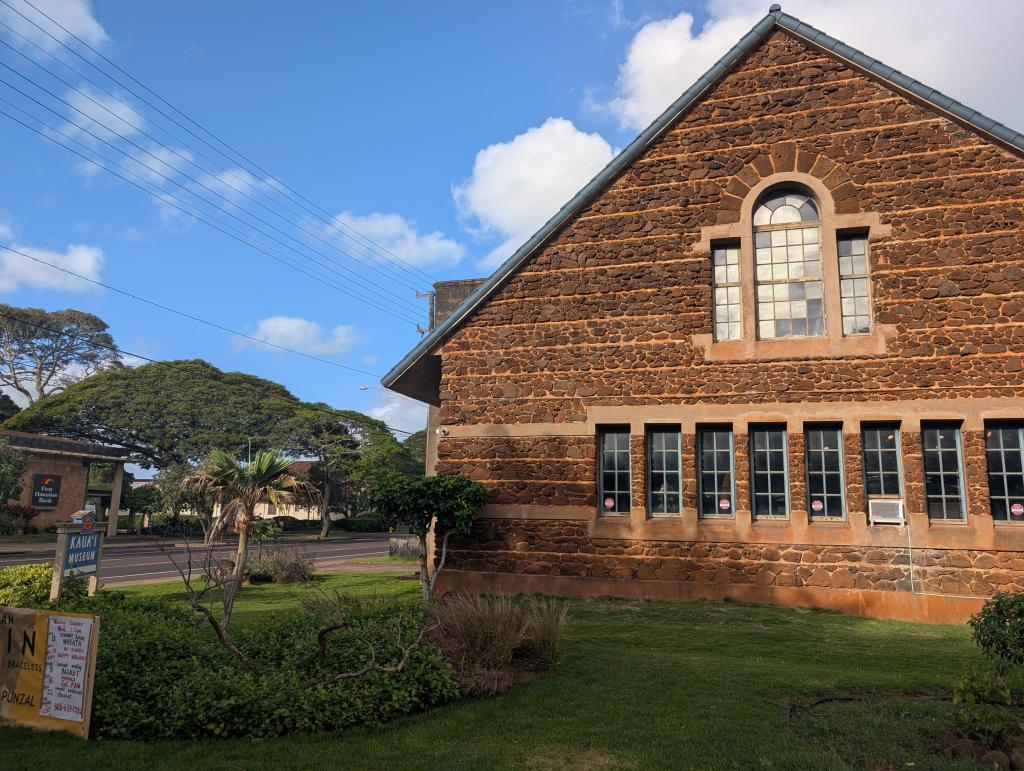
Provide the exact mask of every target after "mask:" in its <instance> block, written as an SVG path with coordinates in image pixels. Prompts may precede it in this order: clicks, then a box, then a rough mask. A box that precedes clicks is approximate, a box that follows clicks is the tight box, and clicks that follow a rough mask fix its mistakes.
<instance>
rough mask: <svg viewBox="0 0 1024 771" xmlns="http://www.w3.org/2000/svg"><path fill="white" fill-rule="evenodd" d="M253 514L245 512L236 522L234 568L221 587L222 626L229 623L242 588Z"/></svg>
mask: <svg viewBox="0 0 1024 771" xmlns="http://www.w3.org/2000/svg"><path fill="white" fill-rule="evenodd" d="M253 516H254V515H253V514H248V513H247V514H245V516H244V518H243V519H242V521H241V522H239V524H238V551H237V552H235V568H234V570H233V571H232V572H231V580H230V582H229V583H228V585H226V586H224V587H222V589H221V590H222V591H223V592H224V626H225V627H226V626H227V625H228V624H230V623H231V611H232V610H234V608H235V598H236V597H237V596H238V592H239V590H240V589H241V588H242V578H243V576H244V575H245V561H246V558H247V557H248V556H249V526H250V525H251V524H252V518H253Z"/></svg>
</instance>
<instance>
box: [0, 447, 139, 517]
mask: <svg viewBox="0 0 1024 771" xmlns="http://www.w3.org/2000/svg"><path fill="white" fill-rule="evenodd" d="M0 436H3V437H4V438H5V439H7V441H8V442H10V444H11V446H12V447H15V448H17V449H18V450H21V452H23V453H24V454H25V456H26V458H27V459H28V467H27V469H26V471H25V475H24V477H23V478H22V487H21V497H20V498H19V499H18V501H17V502H18V503H20V504H21V505H23V506H31V507H33V508H35V509H38V510H39V512H40V513H39V514H38V515H37V516H36V517H35V518H34V519H33V520H32V524H33V526H35V527H40V528H42V527H46V526H47V525H52V524H55V523H58V522H69V521H71V517H72V515H73V514H75V513H77V512H81V511H83V510H84V509H85V508H86V506H87V505H89V506H90V507H91V508H92V510H94V511H96V512H97V514H99V515H101V518H102V517H105V516H106V514H107V513H108V512H109V513H110V514H111V515H112V517H113V520H112V521H113V522H114V523H115V526H116V520H117V514H118V511H119V503H120V500H121V485H122V481H123V479H124V464H125V463H126V462H127V461H128V454H129V453H128V450H126V449H124V448H122V447H107V446H105V445H99V444H91V443H89V442H80V441H76V440H74V439H62V438H59V437H54V436H43V435H41V434H26V433H23V432H21V431H8V430H3V429H0ZM101 464H102V465H103V466H105V467H106V468H105V469H104V470H105V471H106V472H108V473H105V474H102V475H96V474H94V475H93V477H94V479H95V478H96V476H101V477H106V478H108V479H109V486H108V485H107V484H101V485H99V486H95V487H90V481H89V476H90V475H89V471H90V468H91V467H92V466H95V465H101Z"/></svg>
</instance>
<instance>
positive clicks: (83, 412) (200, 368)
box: [6, 359, 300, 468]
mask: <svg viewBox="0 0 1024 771" xmlns="http://www.w3.org/2000/svg"><path fill="white" fill-rule="evenodd" d="M299 405H300V402H299V401H298V399H296V398H295V397H294V396H293V395H292V394H291V393H290V392H289V391H288V390H287V389H286V388H285V387H284V386H282V385H280V384H278V383H274V382H272V381H270V380H264V379H262V378H258V377H255V376H253V375H246V374H242V373H239V372H222V371H221V370H219V369H217V368H216V367H214V366H213V365H212V364H209V363H207V362H205V361H202V360H200V359H191V360H179V361H168V362H161V363H159V364H147V365H145V366H142V367H135V368H123V369H113V370H106V371H103V372H100V373H98V374H96V375H93V376H92V377H90V378H88V379H86V380H82V381H80V382H78V383H74V384H72V385H70V386H68V387H67V388H66V389H65V390H64V391H62V392H61V393H57V394H53V395H51V396H48V397H46V398H45V399H42V400H40V401H38V402H36V403H34V404H32V405H30V406H29V407H27V408H26V409H24V410H22V411H21V412H19V413H18V414H17V415H15V416H14V417H13V418H11V419H10V420H8V422H7V423H6V426H7V427H8V428H12V429H16V430H19V431H31V432H34V433H41V434H51V435H53V436H63V437H68V438H71V439H83V440H86V441H92V442H99V443H102V444H113V445H120V446H121V447H125V448H127V449H129V450H131V452H132V454H133V456H134V457H133V459H134V460H135V461H137V462H138V463H139V464H140V465H142V466H143V467H145V468H152V467H153V466H156V467H157V468H167V467H169V466H174V465H194V464H195V463H197V462H199V461H200V460H202V459H203V458H205V457H206V456H207V455H208V454H209V453H210V452H211V451H212V450H215V449H220V450H225V451H227V452H230V453H232V454H235V455H242V454H243V453H244V452H246V451H247V449H248V446H249V445H250V443H251V446H252V451H253V452H257V451H259V450H261V449H266V448H267V447H269V446H270V442H271V437H272V436H273V435H274V434H275V433H276V429H277V426H278V425H279V424H280V423H281V422H282V421H284V420H286V419H288V418H290V417H292V415H294V413H295V410H296V408H297V407H298V406H299Z"/></svg>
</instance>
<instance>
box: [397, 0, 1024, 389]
mask: <svg viewBox="0 0 1024 771" xmlns="http://www.w3.org/2000/svg"><path fill="white" fill-rule="evenodd" d="M776 28H781V29H784V30H786V31H787V32H789V33H791V34H793V35H796V36H797V37H799V38H802V39H804V40H806V41H807V42H809V43H810V44H812V45H814V46H817V47H818V48H821V49H824V50H826V51H829V52H831V53H833V54H835V55H836V56H838V57H840V58H842V59H845V60H846V61H848V62H850V63H851V64H852V65H854V66H855V67H857V68H859V69H861V70H863V71H865V72H867V73H869V74H871V75H872V76H874V77H876V78H880V79H881V80H884V81H886V82H888V83H890V84H892V85H893V86H894V87H895V88H896V90H898V91H902V92H904V93H906V94H909V95H910V96H911V97H916V98H917V99H920V100H923V101H924V102H926V103H927V104H929V105H931V106H932V107H933V108H935V109H936V110H938V111H940V112H944V113H946V114H948V115H950V116H952V117H953V118H955V119H957V120H960V121H963V122H965V123H967V124H968V125H969V126H971V127H973V128H974V129H975V130H977V131H978V132H979V133H982V134H985V135H988V136H989V137H991V138H992V139H994V140H996V141H997V142H1001V143H1003V144H1006V145H1009V146H1010V147H1012V148H1014V149H1016V150H1018V151H1020V152H1022V153H1024V134H1022V133H1021V132H1019V131H1015V130H1013V129H1011V128H1009V127H1007V126H1004V125H1003V124H1002V123H999V122H998V121H996V120H993V119H992V118H989V117H987V116H985V115H983V114H982V113H980V112H978V111H977V110H974V109H972V108H970V107H967V106H966V105H964V104H962V103H961V102H958V101H956V100H955V99H953V98H951V97H949V96H946V95H945V94H943V93H942V92H941V91H939V90H937V89H934V88H931V87H929V86H926V85H925V84H923V83H921V82H920V81H919V80H915V79H913V78H911V77H909V76H907V75H904V74H903V73H902V72H900V71H899V70H897V69H896V68H894V67H890V66H889V65H887V64H884V63H883V62H881V61H879V60H878V59H875V58H874V57H871V56H868V55H867V54H865V53H864V52H863V51H860V50H858V49H856V48H854V47H853V46H850V45H847V44H846V43H844V42H843V41H841V40H839V39H837V38H834V37H832V36H831V35H828V34H826V33H824V32H822V31H821V30H819V29H817V28H816V27H813V26H811V25H810V24H807V23H806V22H803V21H801V20H800V19H798V18H797V17H795V16H790V15H789V14H787V13H784V12H783V11H782V7H781V6H780V5H779V4H778V3H773V4H772V5H771V6H770V7H769V9H768V13H767V14H766V15H765V16H764V17H763V18H762V19H761V20H760V21H758V22H757V23H756V24H755V25H754V26H753V27H752V28H751V29H750V31H749V32H747V34H746V35H744V36H743V37H742V38H740V40H739V41H738V42H737V43H736V45H734V46H733V47H732V48H730V49H729V50H728V51H726V52H725V54H723V55H722V56H721V57H720V58H719V59H718V60H717V61H716V62H715V63H714V64H712V65H711V67H710V68H708V70H707V71H706V72H705V73H704V74H703V75H701V76H700V78H698V79H697V81H696V82H695V83H694V84H693V85H692V86H690V87H689V88H688V89H686V90H685V91H684V92H683V93H682V94H681V95H680V96H679V98H678V99H676V100H675V101H674V102H672V104H671V105H669V107H668V108H667V109H666V110H665V111H664V112H662V113H661V115H659V116H658V117H657V118H655V119H654V121H652V122H651V124H650V125H649V126H648V127H647V128H646V129H644V130H643V131H641V132H640V134H638V135H637V137H636V138H635V139H634V140H633V141H632V142H630V143H629V144H628V145H627V146H626V147H625V148H624V149H623V150H622V151H621V152H620V153H619V154H618V155H616V156H615V157H614V158H613V159H612V160H611V161H610V162H609V163H608V165H607V166H605V167H604V168H603V169H602V170H601V171H599V172H598V173H597V174H596V175H595V176H594V177H593V179H591V180H590V181H589V182H588V183H587V184H586V185H585V186H584V187H583V188H582V189H581V190H580V191H579V192H578V193H576V195H574V196H573V197H572V198H571V199H570V200H569V201H568V202H567V203H566V204H565V205H564V206H562V207H561V208H560V209H559V210H558V211H557V212H555V214H554V216H552V217H551V218H550V219H549V220H548V221H547V222H545V223H544V225H542V226H541V227H540V229H539V230H537V232H536V233H534V234H533V235H532V236H530V238H529V239H528V240H527V241H526V242H525V243H524V244H523V245H522V246H520V247H519V248H518V249H516V251H515V252H513V253H512V255H511V256H510V257H509V258H508V259H507V260H505V262H503V263H502V264H501V265H500V266H499V267H498V268H497V270H495V271H494V273H492V274H491V275H490V276H489V277H488V278H487V279H486V280H485V281H484V282H483V283H482V284H481V285H480V286H479V287H477V289H476V290H475V291H473V292H472V293H471V294H470V295H469V296H468V297H466V299H465V300H463V301H462V303H460V304H459V305H458V306H457V307H456V308H455V310H453V311H452V312H451V313H450V314H449V315H448V317H447V318H446V319H445V320H444V321H443V322H442V323H441V324H439V325H438V326H437V327H435V328H434V329H433V330H431V332H430V333H429V334H428V335H426V336H425V337H424V338H423V339H422V340H420V342H419V343H418V344H417V345H416V346H415V347H414V348H413V349H412V350H411V351H409V353H407V354H406V355H405V356H404V357H403V358H402V360H401V361H399V362H398V363H397V364H396V365H395V366H394V367H392V368H391V370H390V371H389V372H388V373H387V374H386V375H384V377H383V378H381V384H382V385H383V386H384V387H385V388H390V387H391V386H393V385H395V383H397V381H398V380H399V379H400V378H401V377H402V376H403V375H404V374H405V373H406V372H408V371H409V370H410V369H411V368H412V367H413V366H414V365H415V364H416V363H417V362H418V361H419V360H420V359H421V358H422V357H423V356H425V355H427V354H428V353H429V352H430V351H431V350H432V349H433V348H434V347H435V346H437V345H438V344H440V343H441V342H442V341H443V340H444V339H446V338H447V337H448V335H449V334H451V333H452V332H454V330H455V329H456V328H457V327H458V326H459V325H460V324H461V323H462V322H463V321H464V320H465V319H466V318H467V317H468V316H469V315H470V314H471V313H472V312H473V311H475V310H476V309H477V307H479V306H480V305H481V304H482V303H483V302H484V301H486V300H487V299H488V298H489V297H490V296H491V294H492V293H494V292H495V291H497V290H498V288H500V286H501V285H502V284H503V283H504V281H505V279H506V278H508V277H509V276H510V275H511V274H512V273H514V272H515V270H516V269H517V268H518V267H519V266H520V265H521V264H522V263H523V262H525V261H526V260H527V259H528V258H529V257H530V256H531V255H532V254H533V253H534V252H535V251H536V250H537V249H538V248H540V247H541V246H542V245H543V244H545V243H546V242H547V240H548V239H549V238H550V237H551V236H552V235H553V234H554V233H555V231H557V230H558V228H559V227H561V226H562V225H563V224H564V223H565V222H566V221H567V220H568V219H569V218H571V217H572V216H573V215H575V214H576V213H578V212H579V211H580V210H581V209H582V208H583V207H584V206H586V205H588V204H589V203H590V202H591V201H592V200H593V198H594V197H596V195H597V194H599V193H600V191H601V190H603V189H604V188H605V186H606V185H608V184H609V183H610V182H611V181H612V180H613V179H614V178H615V177H616V176H617V175H618V174H619V172H620V171H622V170H623V169H625V168H626V167H627V166H629V165H630V164H631V163H632V162H633V161H634V160H635V159H636V158H637V157H638V156H639V155H640V154H641V153H642V152H643V151H644V150H645V149H646V148H647V147H648V146H649V145H650V144H651V143H652V142H653V141H654V140H655V139H657V138H658V137H659V136H660V135H661V133H662V132H663V131H664V130H665V129H667V128H668V127H669V126H670V125H671V124H672V123H674V122H675V121H676V120H677V119H678V118H679V116H680V115H682V114H683V113H684V112H685V111H686V110H687V109H689V108H690V107H691V106H692V105H693V104H694V102H696V100H697V99H699V98H700V97H701V96H702V95H703V94H704V93H705V92H706V91H707V90H708V89H709V88H711V87H712V86H713V85H714V84H715V83H717V82H718V80H719V78H721V77H722V76H723V75H724V74H725V73H726V72H727V71H728V70H729V69H730V68H731V67H732V66H733V65H734V64H736V62H737V61H739V60H740V59H741V58H742V57H743V56H744V55H746V54H747V53H748V52H749V51H750V50H752V49H753V47H754V46H755V45H756V44H757V43H758V42H759V41H760V40H761V39H762V38H764V37H765V36H766V35H767V34H768V33H769V32H771V31H772V30H773V29H776ZM410 395H413V396H415V394H410ZM416 398H420V397H419V396H416Z"/></svg>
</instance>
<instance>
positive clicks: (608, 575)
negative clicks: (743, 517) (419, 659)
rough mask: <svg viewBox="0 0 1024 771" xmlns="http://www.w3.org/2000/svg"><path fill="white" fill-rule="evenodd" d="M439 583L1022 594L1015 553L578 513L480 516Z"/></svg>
mask: <svg viewBox="0 0 1024 771" xmlns="http://www.w3.org/2000/svg"><path fill="white" fill-rule="evenodd" d="M445 572H446V573H448V576H447V577H443V579H442V580H443V587H448V588H463V589H466V590H468V591H492V590H501V591H514V592H534V591H539V592H545V593H553V594H564V595H573V596H587V597H595V596H602V595H608V596H620V597H651V598H660V599H678V600H692V599H699V598H706V599H724V598H726V597H731V598H734V599H737V600H743V601H748V602H765V603H774V604H783V605H798V606H806V607H823V608H834V609H836V610H841V611H844V612H847V613H853V614H857V615H866V616H877V617H882V618H901V619H908V620H919V621H931V622H961V621H964V620H966V619H967V618H968V617H969V616H970V615H971V614H972V613H974V612H976V611H977V609H978V608H980V607H981V604H982V603H983V602H984V600H985V599H986V598H987V597H989V596H991V595H992V594H994V593H995V592H997V591H1022V590H1024V554H1022V553H1021V552H1019V551H999V550H970V549H934V548H926V549H908V548H907V547H896V546H886V547H877V546H866V547H865V546H857V545H849V544H845V545H839V544H836V545H829V544H792V543H721V542H717V543H709V542H699V541H674V540H664V541H660V540H628V539H619V538H599V537H594V536H592V535H591V534H590V532H589V525H588V522H587V521H586V520H539V519H537V520H508V519H481V520H478V521H477V523H475V525H474V529H473V532H472V533H471V534H470V535H469V536H466V537H464V538H458V539H454V538H453V539H452V542H451V543H450V545H449V553H448V561H447V567H446V569H445Z"/></svg>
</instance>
